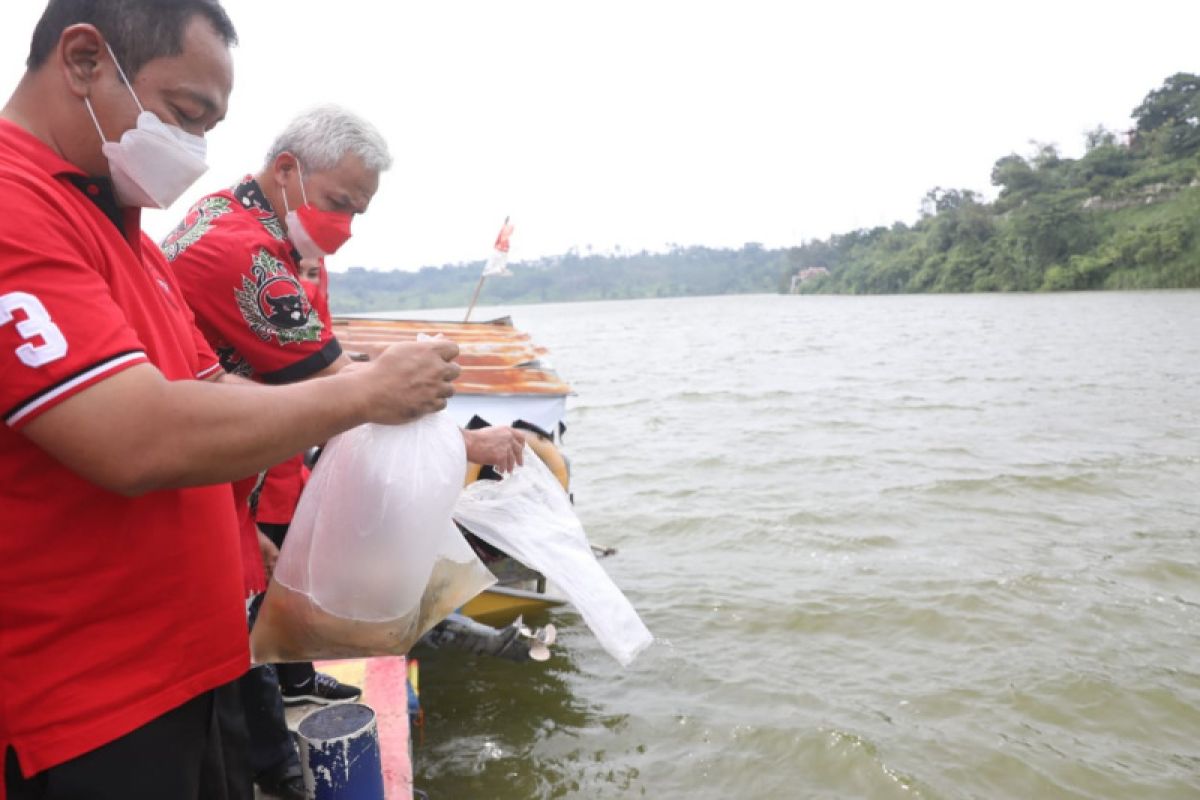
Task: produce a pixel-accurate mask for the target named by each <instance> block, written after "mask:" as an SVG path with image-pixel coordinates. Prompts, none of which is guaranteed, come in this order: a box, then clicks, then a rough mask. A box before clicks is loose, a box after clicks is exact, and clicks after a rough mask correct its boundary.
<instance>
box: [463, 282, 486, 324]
mask: <svg viewBox="0 0 1200 800" xmlns="http://www.w3.org/2000/svg"><path fill="white" fill-rule="evenodd" d="M485 280H487V276H486V275H480V276H479V283H477V284H475V294H474V295H473V296H472V297H471V305H469V306H467V315H466V316H465V317H463V322H470V321H471V312H472V311H474V310H475V301H476V300H478V299H479V290H480V289H482V288H483V282H484V281H485Z"/></svg>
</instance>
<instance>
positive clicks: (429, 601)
mask: <svg viewBox="0 0 1200 800" xmlns="http://www.w3.org/2000/svg"><path fill="white" fill-rule="evenodd" d="M465 473H466V449H465V446H464V444H463V439H462V433H461V431H460V430H459V429H458V426H457V425H455V424H454V422H453V421H452V420H451V419H450V418H449V417H448V416H447V415H446V414H445V412H442V413H440V414H431V415H428V416H425V417H422V418H420V419H418V420H415V421H413V422H410V423H406V424H404V425H362V426H359V427H357V428H354V429H352V430H349V431H347V432H345V433H343V434H341V435H340V436H336V437H334V438H333V439H331V440H330V441H329V444H328V445H327V446H326V447H325V450H324V452H323V453H322V454H321V459H320V461H318V462H317V466H316V468H315V469H314V470H313V473H312V477H311V478H310V479H309V482H308V485H307V486H306V487H305V489H304V493H303V494H302V495H301V497H300V502H299V504H298V505H297V507H296V514H295V518H294V519H293V520H292V524H291V527H290V528H289V529H288V534H287V538H286V539H285V540H284V544H283V549H282V551H281V552H280V554H279V561H278V563H277V564H276V566H275V573H274V576H273V577H272V579H271V584H270V586H269V587H268V589H267V596H266V598H265V600H264V601H263V606H262V609H261V611H260V612H259V616H258V621H257V622H256V624H255V626H254V630H253V632H252V634H251V637H250V649H251V655H252V657H253V659H254V661H255V662H256V663H259V664H262V663H271V662H286V661H311V660H314V659H332V658H358V657H363V656H381V655H403V654H405V653H407V652H408V651H409V649H410V648H411V647H412V646H413V644H414V643H416V641H417V639H419V638H420V637H421V636H422V635H424V634H425V633H426V632H427V631H428V630H429V629H430V628H432V627H433V626H434V625H436V624H437V623H438V622H440V621H441V620H442V619H444V618H445V617H446V615H447V614H449V613H450V612H451V611H453V610H454V609H456V608H458V607H459V606H461V605H462V604H463V603H465V602H466V601H467V600H469V599H471V598H472V597H474V596H475V595H477V594H478V593H479V592H481V591H482V590H483V589H485V588H487V587H488V586H490V585H491V584H493V583H495V580H496V579H495V578H494V577H493V576H492V574H491V573H490V572H488V570H487V567H485V566H484V565H483V563H482V562H481V561H480V560H479V558H478V557H477V556H476V555H475V553H474V552H473V551H472V550H471V547H470V545H468V544H467V542H466V540H465V539H464V538H463V537H462V535H461V534H460V533H459V531H458V529H457V528H456V527H455V525H454V523H453V522H452V520H451V511H452V509H453V507H454V503H455V500H456V498H457V497H458V495H459V493H460V491H461V489H462V482H463V476H464V475H465Z"/></svg>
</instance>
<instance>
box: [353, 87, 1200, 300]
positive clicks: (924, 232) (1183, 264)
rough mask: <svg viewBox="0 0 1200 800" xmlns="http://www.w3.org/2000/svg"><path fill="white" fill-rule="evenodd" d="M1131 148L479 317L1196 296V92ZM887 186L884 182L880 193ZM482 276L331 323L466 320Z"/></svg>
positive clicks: (591, 263) (380, 294)
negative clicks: (934, 300) (799, 300)
mask: <svg viewBox="0 0 1200 800" xmlns="http://www.w3.org/2000/svg"><path fill="white" fill-rule="evenodd" d="M1132 117H1133V120H1134V123H1135V127H1134V128H1133V130H1131V131H1128V132H1114V131H1108V130H1104V129H1097V130H1095V131H1092V132H1091V133H1089V134H1088V136H1087V141H1086V152H1085V153H1084V155H1083V156H1082V157H1080V158H1077V159H1071V158H1064V157H1062V156H1061V155H1060V153H1059V151H1058V149H1057V148H1056V147H1054V146H1052V145H1041V146H1038V147H1037V148H1036V152H1034V153H1033V154H1032V155H1029V156H1021V155H1016V154H1010V155H1006V156H1004V157H1003V158H1001V159H999V160H998V161H997V162H996V163H995V165H994V167H993V168H992V184H993V185H994V186H995V187H996V188H997V189H998V196H997V198H996V199H995V201H993V202H985V201H984V200H983V198H982V197H981V196H980V195H979V194H977V193H976V192H974V191H971V190H969V189H943V188H941V187H938V188H935V189H933V190H931V191H930V192H929V193H928V194H926V196H925V198H924V199H923V201H922V203H921V216H920V219H918V220H917V222H916V223H914V224H912V225H906V224H904V223H901V222H897V223H896V224H894V225H892V226H891V227H890V228H885V227H879V228H873V229H870V230H858V231H853V232H851V233H846V234H840V235H836V236H831V237H830V238H828V239H823V240H815V241H810V242H806V243H804V244H803V245H801V246H799V247H795V248H790V249H786V250H772V249H768V248H764V247H762V246H761V245H757V244H747V245H745V246H743V247H742V248H740V249H738V250H728V249H713V248H707V247H682V248H676V249H674V250H671V251H670V252H668V253H645V252H642V253H624V254H622V253H618V254H614V255H597V254H585V255H581V254H579V253H578V252H571V253H568V254H567V255H564V256H559V257H555V258H547V259H542V260H540V261H537V262H532V263H524V264H518V265H515V266H513V267H512V271H513V273H514V274H513V276H512V277H509V278H500V279H494V280H490V281H488V283H487V286H486V289H485V291H484V295H483V298H482V300H481V302H483V303H486V304H496V303H503V304H518V303H540V302H560V301H569V300H609V299H628V298H640V297H675V296H687V295H713V294H737V293H750V292H785V291H789V290H790V289H791V284H792V276H793V275H796V274H797V273H799V272H801V271H803V270H808V272H807V273H806V274H807V275H808V276H809V279H807V280H805V281H803V282H799V281H797V286H796V289H797V290H798V291H801V292H806V293H808V292H812V293H848V294H881V293H899V292H993V291H1055V290H1071V289H1150V288H1189V287H1200V76H1197V75H1193V74H1188V73H1179V74H1176V75H1173V76H1171V77H1170V78H1167V80H1166V81H1164V82H1163V85H1162V86H1160V87H1159V88H1157V89H1155V90H1153V91H1151V92H1150V93H1149V94H1148V95H1147V96H1146V98H1145V99H1144V100H1143V101H1142V103H1141V104H1140V105H1138V106H1137V108H1135V109H1134V111H1133V114H1132ZM884 179H885V180H886V177H885V178H884ZM482 269H483V262H477V263H473V264H460V265H453V266H444V267H427V268H425V269H422V270H420V271H419V272H402V271H398V270H397V271H392V272H377V271H370V270H365V269H361V268H357V269H351V270H350V271H349V272H347V273H343V274H336V275H334V276H332V287H331V294H332V297H333V299H334V308H335V310H336V311H338V312H342V313H346V312H355V311H368V310H382V309H412V308H436V307H446V306H463V305H466V303H467V302H468V301H469V299H470V297H471V293H472V291H473V290H474V287H475V282H476V281H477V280H478V277H479V275H480V272H481V271H482Z"/></svg>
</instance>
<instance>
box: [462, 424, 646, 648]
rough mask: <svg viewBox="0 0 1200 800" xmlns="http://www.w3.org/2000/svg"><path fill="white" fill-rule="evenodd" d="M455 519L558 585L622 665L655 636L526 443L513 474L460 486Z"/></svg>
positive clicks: (559, 485) (557, 486)
mask: <svg viewBox="0 0 1200 800" xmlns="http://www.w3.org/2000/svg"><path fill="white" fill-rule="evenodd" d="M454 518H455V519H456V520H458V521H459V522H460V523H462V524H463V525H464V526H466V527H467V529H469V530H470V531H471V533H474V534H475V535H476V536H478V537H479V538H480V539H483V540H484V541H485V542H487V543H488V544H490V545H492V546H494V547H498V548H500V549H501V550H503V551H504V552H505V553H507V554H509V555H510V556H512V557H513V558H515V559H517V560H518V561H520V562H521V563H523V564H525V565H526V566H528V567H532V568H533V569H536V570H537V571H538V572H540V573H542V574H543V575H545V576H546V578H547V579H549V580H550V582H552V583H554V584H555V585H556V586H558V587H559V588H560V589H561V590H562V592H563V593H564V594H566V596H567V598H568V599H569V600H570V601H571V603H572V605H574V606H575V608H576V609H577V610H578V611H579V613H580V614H581V615H582V616H583V621H584V622H586V623H587V626H588V627H589V628H591V630H592V633H593V634H595V636H596V639H597V640H598V641H599V642H600V644H601V646H603V647H604V649H605V650H607V651H608V653H609V655H611V656H612V657H613V658H615V659H616V660H617V661H619V662H620V663H621V666H625V667H627V666H629V665H630V664H631V663H632V662H633V659H634V658H636V657H637V654H638V653H640V652H641V651H642V650H644V649H645V648H646V647H647V646H648V645H649V644H650V643H651V642H652V641H653V640H654V637H653V636H651V634H650V631H649V630H647V628H646V626H645V625H644V624H643V623H642V620H641V618H639V617H638V614H637V611H635V610H634V608H633V606H632V605H631V604H630V603H629V601H628V600H627V599H626V598H625V595H624V594H622V593H621V590H620V589H619V588H617V585H616V584H615V583H613V581H612V579H611V578H609V577H608V574H607V573H605V571H604V568H603V567H601V566H600V564H599V562H597V561H596V557H595V555H594V554H593V553H592V548H591V545H590V544H589V543H588V540H587V535H586V534H585V533H584V532H583V525H582V524H580V522H579V517H577V516H576V515H575V510H574V509H573V508H571V502H570V500H569V499H568V498H567V494H566V492H564V491H563V489H562V485H561V484H560V483H559V482H558V479H557V478H555V477H554V475H553V474H552V473H551V472H550V470H549V468H548V467H546V465H545V464H543V463H542V460H541V459H540V458H538V457H537V455H536V454H534V452H533V450H531V449H530V448H529V446H528V445H526V446H525V463H524V465H522V466H520V467H517V469H516V470H514V471H513V472H512V473H511V474H509V475H507V476H505V477H504V478H503V479H501V480H499V481H476V482H475V483H472V484H471V485H469V486H468V487H467V488H466V489H464V490H463V493H462V496H461V497H459V499H458V503H457V504H456V505H455V506H454Z"/></svg>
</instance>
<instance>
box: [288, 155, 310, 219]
mask: <svg viewBox="0 0 1200 800" xmlns="http://www.w3.org/2000/svg"><path fill="white" fill-rule="evenodd" d="M292 158H296V157H295V156H292ZM296 174H297V175H298V176H299V177H300V199H301V200H303V201H304V205H308V195H307V194H306V193H305V191H304V172H303V171H302V170H301V169H300V159H298V158H296ZM282 188H283V213H284V214H291V213H292V209H291V206H290V205H289V204H288V199H287V187H286V186H284V187H282Z"/></svg>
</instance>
